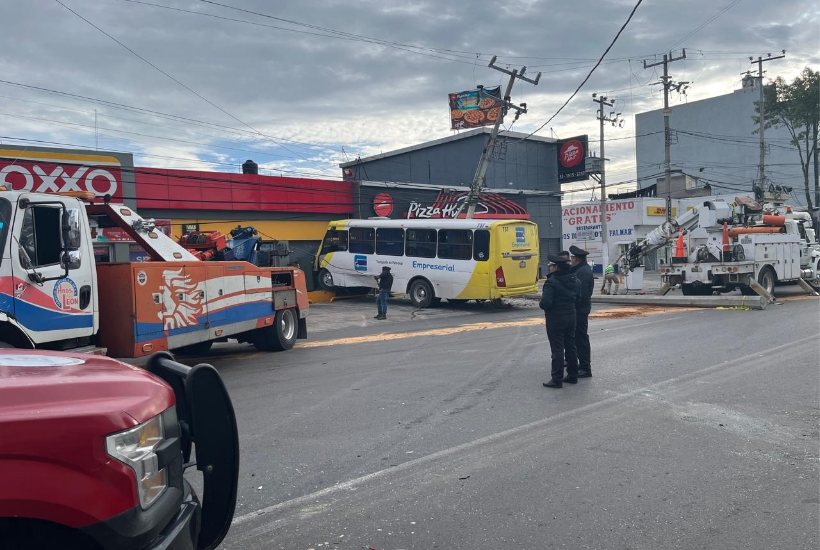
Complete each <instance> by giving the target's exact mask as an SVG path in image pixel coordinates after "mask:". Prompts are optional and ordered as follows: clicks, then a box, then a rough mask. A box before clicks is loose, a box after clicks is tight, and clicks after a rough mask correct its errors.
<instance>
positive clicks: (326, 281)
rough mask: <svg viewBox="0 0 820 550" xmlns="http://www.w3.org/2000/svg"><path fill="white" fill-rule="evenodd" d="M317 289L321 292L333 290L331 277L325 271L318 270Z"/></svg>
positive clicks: (328, 272)
mask: <svg viewBox="0 0 820 550" xmlns="http://www.w3.org/2000/svg"><path fill="white" fill-rule="evenodd" d="M319 288H320V289H321V290H326V291H331V290H333V275H331V273H330V271H328V270H327V269H320V270H319Z"/></svg>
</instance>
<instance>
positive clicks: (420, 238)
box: [405, 229, 436, 258]
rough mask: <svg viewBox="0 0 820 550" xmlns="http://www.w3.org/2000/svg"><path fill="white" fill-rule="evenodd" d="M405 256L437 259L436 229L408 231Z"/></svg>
mask: <svg viewBox="0 0 820 550" xmlns="http://www.w3.org/2000/svg"><path fill="white" fill-rule="evenodd" d="M405 254H407V255H408V256H415V257H416V258H435V257H436V230H435V229H408V230H407V244H406V245H405Z"/></svg>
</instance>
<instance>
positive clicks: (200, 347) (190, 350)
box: [174, 340, 214, 355]
mask: <svg viewBox="0 0 820 550" xmlns="http://www.w3.org/2000/svg"><path fill="white" fill-rule="evenodd" d="M213 345H214V343H213V341H212V340H208V341H207V342H199V343H196V344H191V345H190V346H184V347H181V348H177V349H175V350H174V353H178V354H179V355H205V354H206V353H208V352H209V351H211V346H213Z"/></svg>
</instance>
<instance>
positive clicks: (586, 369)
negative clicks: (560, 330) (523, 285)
mask: <svg viewBox="0 0 820 550" xmlns="http://www.w3.org/2000/svg"><path fill="white" fill-rule="evenodd" d="M569 251H570V253H571V254H572V269H571V270H572V272H573V273H574V274H575V278H576V279H578V282H579V283H581V303H580V305H579V306H578V309H577V310H576V311H575V347H576V349H577V351H578V378H590V377H592V363H591V354H592V350H591V348H590V345H589V312H590V310H591V309H592V293H593V291H594V289H595V278H594V277H593V276H592V268H591V267H590V265H589V264H588V263H587V255H588V254H589V252H587V251H586V250H582V249H580V248H578V247H577V246H574V245H573V246H571V247H569Z"/></svg>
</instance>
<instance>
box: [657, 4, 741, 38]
mask: <svg viewBox="0 0 820 550" xmlns="http://www.w3.org/2000/svg"><path fill="white" fill-rule="evenodd" d="M741 1H742V0H733V1H732V2H731V3H729V4H728V5H727V6H726V7H724V8H723V9H722V10H720V11H719V12H717V13H716V14H715V15H713V16H712V17H710V18H709V19H707V20H706V21H704V22H703V23H701V24H700V25H699V26H698V27H696V28H695V29H693V30H692V31H691V32H689V33H688V34H687V35H686V36H684V37H683V38H681V39H680V40H678V41H677V42H675V43H674V44H672V46H670V47H669V48H668V49H669V50H674V49H675V47H676V46H679V45H680V44H682V43H683V42H685V41H686V40H688V39H690V38H691V37H693V36H694V35H695V34H697V33H699V32H700V31H701V30H702V29H703V28H704V27H706V26H707V25H708V24H709V23H711V22H712V21H714V20H715V19H717V18H718V17H720V16H721V15H723V14H724V13H726V12H727V11H729V10H730V9H732V8H733V7H735V6H736V5H738V4H739V3H740V2H741Z"/></svg>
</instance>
